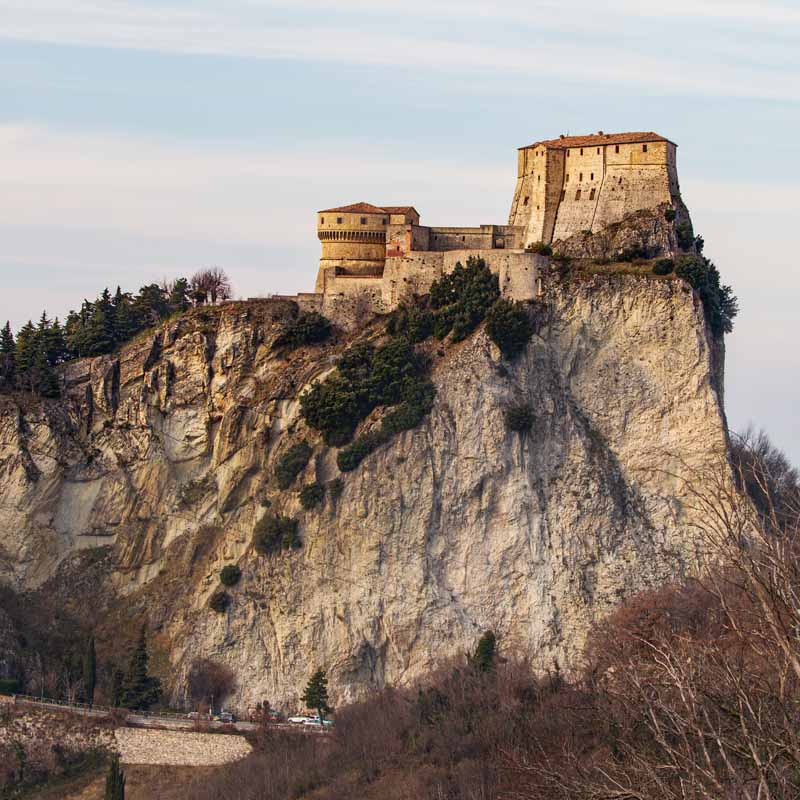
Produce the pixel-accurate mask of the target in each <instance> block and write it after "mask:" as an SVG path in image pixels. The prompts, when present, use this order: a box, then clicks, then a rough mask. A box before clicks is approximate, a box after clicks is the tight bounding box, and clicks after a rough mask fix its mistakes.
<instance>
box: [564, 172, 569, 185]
mask: <svg viewBox="0 0 800 800" xmlns="http://www.w3.org/2000/svg"><path fill="white" fill-rule="evenodd" d="M564 183H569V172H568V173H567V179H566V180H565V181H564Z"/></svg>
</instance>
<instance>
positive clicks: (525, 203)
mask: <svg viewBox="0 0 800 800" xmlns="http://www.w3.org/2000/svg"><path fill="white" fill-rule="evenodd" d="M528 200H530V197H526V198H525V199H524V200H523V201H522V205H524V206H526V205H528Z"/></svg>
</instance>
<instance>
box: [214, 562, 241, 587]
mask: <svg viewBox="0 0 800 800" xmlns="http://www.w3.org/2000/svg"><path fill="white" fill-rule="evenodd" d="M241 577H242V570H241V569H239V567H238V566H237V565H236V564H226V565H225V566H224V567H223V568H222V569H221V570H220V573H219V580H220V583H222V585H223V586H236V584H237V583H239V580H240V579H241Z"/></svg>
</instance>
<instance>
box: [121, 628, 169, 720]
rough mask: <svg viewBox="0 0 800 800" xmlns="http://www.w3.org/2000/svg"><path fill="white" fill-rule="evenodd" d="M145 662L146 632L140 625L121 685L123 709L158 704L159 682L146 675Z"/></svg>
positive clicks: (144, 707)
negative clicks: (136, 640)
mask: <svg viewBox="0 0 800 800" xmlns="http://www.w3.org/2000/svg"><path fill="white" fill-rule="evenodd" d="M147 661H148V657H147V630H146V628H145V626H144V625H142V627H141V630H140V631H139V641H138V642H137V644H136V647H135V648H134V650H133V652H132V653H131V660H130V664H129V665H128V671H127V673H126V674H125V680H124V681H123V684H122V705H123V706H125V708H143V709H146V708H149V707H150V706H151V705H153V703H156V702H158V697H159V694H160V693H161V682H160V681H159V680H158V678H153V677H151V676H150V675H148V674H147Z"/></svg>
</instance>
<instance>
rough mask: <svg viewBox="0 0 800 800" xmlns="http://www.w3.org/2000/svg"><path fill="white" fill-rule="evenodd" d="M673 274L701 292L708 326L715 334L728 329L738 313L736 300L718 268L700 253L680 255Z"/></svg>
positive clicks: (730, 328) (731, 328) (727, 331)
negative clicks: (697, 254)
mask: <svg viewBox="0 0 800 800" xmlns="http://www.w3.org/2000/svg"><path fill="white" fill-rule="evenodd" d="M675 274H676V275H677V276H678V277H679V278H683V279H684V280H685V281H687V282H688V283H689V285H690V286H691V287H692V288H693V289H694V290H695V291H696V292H697V293H698V294H699V295H700V299H701V301H702V303H703V309H704V311H705V314H706V319H707V320H708V324H709V327H710V328H711V331H712V332H713V333H714V335H716V336H719V335H721V334H723V333H730V332H731V331H732V330H733V320H734V318H735V317H736V315H737V314H738V313H739V301H738V300H737V299H736V296H735V295H734V294H733V289H731V287H730V286H723V285H722V284H721V283H720V275H719V270H718V269H717V268H716V267H715V266H714V264H712V263H711V261H709V260H708V259H707V258H705V257H703V256H681V257H680V258H679V259H678V260H677V262H676V264H675Z"/></svg>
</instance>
